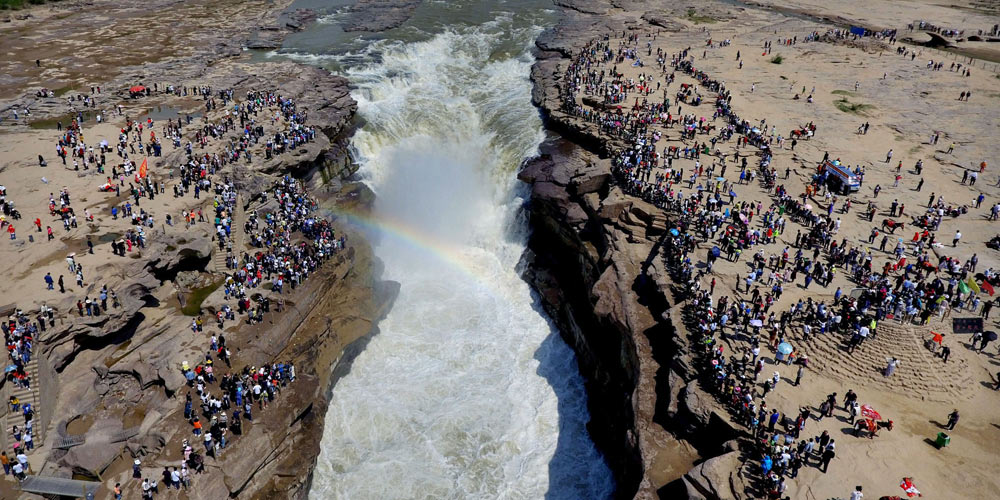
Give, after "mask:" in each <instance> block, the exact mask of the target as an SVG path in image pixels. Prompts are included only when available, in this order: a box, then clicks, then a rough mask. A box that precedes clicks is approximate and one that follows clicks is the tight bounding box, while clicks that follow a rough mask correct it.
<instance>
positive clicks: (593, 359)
mask: <svg viewBox="0 0 1000 500" xmlns="http://www.w3.org/2000/svg"><path fill="white" fill-rule="evenodd" d="M598 10H600V9H598ZM652 18H655V19H660V18H659V17H656V16H652ZM623 29H625V30H632V29H649V30H651V31H654V32H655V31H656V30H657V29H662V21H659V24H657V26H652V25H645V24H642V25H636V24H630V25H628V27H626V24H624V22H623V21H621V20H620V19H618V18H616V17H615V16H611V15H592V14H589V13H587V12H580V11H578V10H574V11H572V12H571V11H567V12H566V13H565V15H564V18H563V19H562V21H561V22H560V23H559V24H558V25H557V26H556V27H554V28H553V29H551V30H548V31H546V32H545V33H543V34H542V35H541V36H540V37H539V38H538V40H537V42H536V45H537V49H538V53H537V59H538V60H537V62H536V64H535V65H534V67H533V69H532V75H531V77H532V81H533V82H534V86H535V88H534V94H533V101H534V103H535V105H536V106H538V107H539V109H540V111H541V113H542V114H543V116H544V118H545V121H546V127H547V128H548V129H549V130H550V131H551V132H554V133H556V134H558V137H556V138H553V139H552V140H550V141H549V142H547V143H546V144H545V145H543V147H542V151H541V153H542V154H541V155H540V156H539V157H537V158H535V159H532V160H530V161H528V162H527V163H526V164H525V165H524V166H523V167H522V170H521V172H520V173H519V178H520V179H521V180H522V181H524V182H526V183H529V184H531V185H532V193H531V202H530V208H529V210H530V220H531V226H532V235H531V238H530V240H529V245H528V250H527V251H526V252H525V255H524V262H523V264H524V276H525V279H526V280H528V282H529V283H531V284H532V286H533V287H534V288H535V289H536V290H537V292H538V293H539V295H540V298H541V301H542V304H543V306H544V307H545V309H546V311H547V312H548V313H549V314H550V315H551V316H552V317H553V318H554V319H555V321H556V322H557V324H558V325H559V328H560V331H561V332H562V335H563V336H564V338H565V339H566V341H567V343H569V344H570V345H571V346H572V347H573V349H574V350H575V351H576V353H577V356H578V363H579V366H580V370H581V373H582V374H583V376H584V377H585V378H586V380H587V391H588V396H589V407H590V413H591V422H590V424H589V426H588V428H589V431H590V434H591V436H592V437H593V439H594V442H595V443H596V444H597V446H598V447H599V449H600V450H601V451H602V452H603V453H604V455H605V457H606V459H607V460H608V463H609V465H610V467H611V468H612V471H613V472H614V474H615V478H616V481H617V492H616V497H617V498H633V497H635V498H655V497H656V496H657V495H658V494H659V496H661V497H663V498H742V495H743V493H742V490H743V488H742V487H741V486H740V485H739V484H738V483H739V482H740V481H739V479H738V478H736V477H730V476H736V475H737V473H736V471H737V470H738V469H739V457H738V455H739V452H738V451H735V450H736V443H735V441H732V440H733V439H734V438H736V437H737V436H738V431H737V430H736V427H734V426H732V425H731V424H730V423H729V421H728V417H727V416H726V412H725V411H723V410H722V409H720V408H719V407H717V406H716V402H715V401H714V399H713V398H712V397H711V396H710V395H708V394H707V393H704V392H702V391H701V390H700V389H699V388H698V387H697V386H696V385H697V384H696V383H694V382H695V373H694V370H693V369H691V368H690V366H691V362H692V361H691V357H690V353H689V349H688V344H687V339H686V338H685V337H684V335H683V334H682V333H681V332H680V331H678V330H677V329H675V325H680V324H681V323H680V319H681V314H680V311H679V310H677V309H679V308H676V309H672V308H671V305H672V303H671V302H672V299H673V297H674V296H675V294H677V293H678V292H681V290H680V289H679V288H678V285H677V284H675V283H673V282H672V281H671V279H670V276H669V273H668V270H667V269H666V268H665V263H664V261H663V258H662V256H661V254H660V247H661V245H662V238H663V236H664V235H665V234H666V231H667V230H668V228H670V227H671V225H670V223H669V221H668V219H667V215H666V213H665V212H664V210H662V209H660V208H657V207H655V206H653V205H651V204H649V203H646V202H644V201H642V200H641V199H639V198H636V197H632V196H629V195H626V194H625V193H623V192H622V190H621V189H620V188H619V187H618V186H617V185H616V184H615V182H614V179H613V177H612V174H611V165H610V161H609V160H608V159H607V157H608V155H609V153H610V151H611V150H612V149H613V148H615V147H620V146H621V144H616V143H614V142H613V140H612V139H611V138H609V137H607V136H602V135H599V134H598V133H597V132H596V130H594V128H593V127H592V126H591V124H588V123H586V122H584V121H582V120H580V119H578V118H575V117H573V116H570V115H568V114H566V113H563V112H562V111H561V103H562V101H563V98H562V95H563V94H562V91H563V87H562V82H561V79H562V78H563V76H564V74H565V72H566V67H567V65H568V64H569V63H570V61H571V59H570V58H571V57H572V55H573V54H575V53H576V52H577V50H578V48H579V47H582V46H583V45H584V44H586V43H587V42H588V41H589V40H591V39H594V38H596V37H600V36H604V35H605V34H609V33H612V32H617V33H622V31H623ZM689 382H690V383H689ZM717 455H718V456H717ZM716 456H717V457H716ZM708 457H715V458H710V459H708V460H704V458H708ZM698 462H700V463H698ZM695 463H698V465H697V467H695V468H694V469H692V466H693V465H694V464H695Z"/></svg>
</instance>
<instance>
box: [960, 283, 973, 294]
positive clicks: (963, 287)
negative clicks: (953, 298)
mask: <svg viewBox="0 0 1000 500" xmlns="http://www.w3.org/2000/svg"><path fill="white" fill-rule="evenodd" d="M969 291H970V290H969V285H966V284H965V282H964V281H959V282H958V293H962V294H965V293H969Z"/></svg>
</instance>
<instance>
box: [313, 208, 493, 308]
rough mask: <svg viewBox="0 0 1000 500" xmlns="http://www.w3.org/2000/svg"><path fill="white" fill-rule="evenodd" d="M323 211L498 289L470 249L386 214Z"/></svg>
mask: <svg viewBox="0 0 1000 500" xmlns="http://www.w3.org/2000/svg"><path fill="white" fill-rule="evenodd" d="M323 211H324V212H327V213H329V214H331V215H333V216H335V217H337V218H340V219H341V220H345V221H346V222H348V223H349V224H351V225H353V226H357V227H360V228H363V229H366V230H369V231H372V232H376V233H379V234H383V235H386V236H389V237H391V238H395V239H397V240H399V241H402V242H404V243H406V244H407V245H409V246H410V247H412V248H414V249H417V250H420V251H421V252H423V253H425V254H427V255H429V256H431V257H433V258H435V259H436V260H438V261H439V262H442V263H444V264H446V265H447V266H448V267H450V268H452V269H455V270H456V271H459V272H461V273H462V274H464V275H466V276H469V277H470V278H472V279H473V280H474V281H476V282H477V283H479V284H480V285H481V286H483V287H484V288H486V289H488V290H489V292H490V293H491V294H494V292H495V286H494V285H492V284H491V280H490V279H489V277H488V276H486V275H485V274H484V273H483V272H482V271H481V270H480V269H478V268H477V267H475V266H472V265H470V263H469V259H468V256H467V253H466V252H463V248H462V247H461V246H458V245H454V244H452V243H448V242H446V241H442V240H440V239H437V238H433V237H431V236H429V235H427V234H426V233H424V232H422V231H420V230H417V229H415V228H413V227H410V226H408V225H407V224H406V223H404V222H402V221H399V220H396V219H393V218H391V217H386V216H384V215H380V216H379V217H373V216H372V215H370V214H363V213H359V212H356V211H350V210H344V209H339V208H338V209H332V208H327V207H323Z"/></svg>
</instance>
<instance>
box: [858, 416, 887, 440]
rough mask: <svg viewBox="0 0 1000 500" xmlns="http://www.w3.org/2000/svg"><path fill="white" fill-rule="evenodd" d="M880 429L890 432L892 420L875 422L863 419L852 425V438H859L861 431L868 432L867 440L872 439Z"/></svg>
mask: <svg viewBox="0 0 1000 500" xmlns="http://www.w3.org/2000/svg"><path fill="white" fill-rule="evenodd" d="M882 429H888V430H890V431H891V430H892V420H881V421H875V420H872V419H870V418H863V419H861V420H858V421H857V422H855V423H854V437H860V436H861V431H868V439H874V438H875V436H877V435H878V431H880V430H882Z"/></svg>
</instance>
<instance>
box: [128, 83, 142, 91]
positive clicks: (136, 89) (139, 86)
mask: <svg viewBox="0 0 1000 500" xmlns="http://www.w3.org/2000/svg"><path fill="white" fill-rule="evenodd" d="M144 90H146V87H143V86H142V85H134V86H132V87H131V88H129V89H128V91H129V92H142V91H144Z"/></svg>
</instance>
